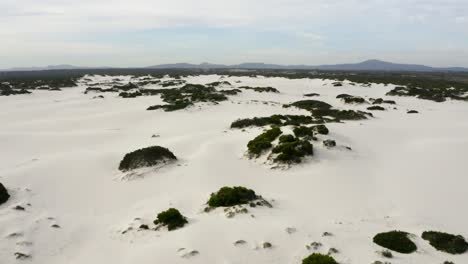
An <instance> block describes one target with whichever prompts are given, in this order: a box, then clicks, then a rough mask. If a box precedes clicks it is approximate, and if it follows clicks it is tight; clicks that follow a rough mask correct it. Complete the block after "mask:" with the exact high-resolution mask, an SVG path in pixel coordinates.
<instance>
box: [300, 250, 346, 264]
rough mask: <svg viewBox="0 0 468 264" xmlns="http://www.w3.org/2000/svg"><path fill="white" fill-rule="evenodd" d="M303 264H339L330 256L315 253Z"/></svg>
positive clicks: (304, 260)
mask: <svg viewBox="0 0 468 264" xmlns="http://www.w3.org/2000/svg"><path fill="white" fill-rule="evenodd" d="M302 264H338V262H336V260H335V259H334V258H333V257H331V256H328V255H323V254H319V253H313V254H312V255H310V256H308V257H307V258H305V259H303V260H302Z"/></svg>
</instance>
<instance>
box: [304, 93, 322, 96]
mask: <svg viewBox="0 0 468 264" xmlns="http://www.w3.org/2000/svg"><path fill="white" fill-rule="evenodd" d="M304 96H305V97H314V96H320V94H318V93H308V94H304Z"/></svg>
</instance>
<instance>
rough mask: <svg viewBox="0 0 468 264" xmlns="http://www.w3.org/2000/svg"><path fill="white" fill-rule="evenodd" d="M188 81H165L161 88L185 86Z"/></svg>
mask: <svg viewBox="0 0 468 264" xmlns="http://www.w3.org/2000/svg"><path fill="white" fill-rule="evenodd" d="M185 82H186V81H185V80H179V79H176V80H167V81H164V82H162V83H161V86H162V87H170V86H177V85H182V84H184V83H185Z"/></svg>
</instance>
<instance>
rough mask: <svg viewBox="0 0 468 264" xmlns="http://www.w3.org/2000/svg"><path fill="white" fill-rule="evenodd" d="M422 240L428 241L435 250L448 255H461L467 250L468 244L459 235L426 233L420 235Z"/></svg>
mask: <svg viewBox="0 0 468 264" xmlns="http://www.w3.org/2000/svg"><path fill="white" fill-rule="evenodd" d="M422 238H423V239H424V240H427V241H429V243H430V244H431V246H433V247H434V248H435V249H437V250H439V251H444V252H447V253H450V254H463V253H465V252H466V251H467V250H468V243H467V242H466V241H465V239H464V238H463V237H462V236H460V235H458V236H457V235H452V234H448V233H442V232H436V231H426V232H423V233H422Z"/></svg>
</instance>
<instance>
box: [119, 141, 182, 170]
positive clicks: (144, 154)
mask: <svg viewBox="0 0 468 264" xmlns="http://www.w3.org/2000/svg"><path fill="white" fill-rule="evenodd" d="M168 160H177V158H176V156H175V155H174V154H173V153H172V152H171V151H170V150H169V149H167V148H163V147H160V146H152V147H147V148H142V149H139V150H135V151H133V152H130V153H127V154H126V155H125V156H124V158H123V160H122V161H121V162H120V165H119V170H121V171H128V170H133V169H137V168H141V167H151V166H155V165H158V164H160V163H164V162H166V161H168Z"/></svg>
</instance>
